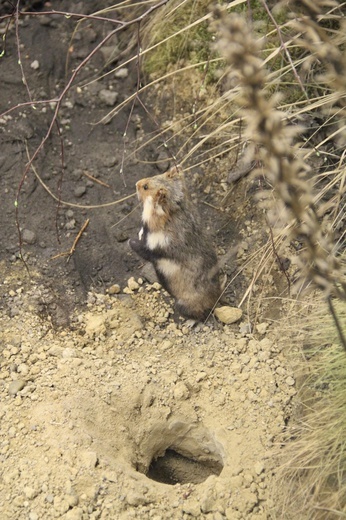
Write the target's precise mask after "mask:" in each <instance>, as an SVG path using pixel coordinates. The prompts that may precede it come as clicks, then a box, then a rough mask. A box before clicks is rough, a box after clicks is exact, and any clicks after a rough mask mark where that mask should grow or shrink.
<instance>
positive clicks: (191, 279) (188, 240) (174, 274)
mask: <svg viewBox="0 0 346 520" xmlns="http://www.w3.org/2000/svg"><path fill="white" fill-rule="evenodd" d="M136 190H137V195H138V198H139V200H140V201H141V202H142V203H143V213H142V221H143V227H142V229H141V231H140V233H139V238H138V239H130V241H129V244H130V246H131V248H132V249H133V250H134V251H135V252H136V253H137V254H138V255H139V256H141V257H142V258H143V259H144V260H148V261H150V262H152V264H153V265H154V268H155V271H156V274H157V277H158V279H159V281H160V283H161V285H162V286H163V287H164V288H165V289H166V290H167V291H168V292H169V293H170V294H171V295H172V296H173V297H174V298H175V308H176V310H177V311H178V313H179V314H181V315H182V316H183V317H185V318H188V319H193V320H198V321H202V320H205V319H206V318H207V317H208V315H209V313H210V311H211V310H212V309H213V307H214V306H215V304H216V302H217V301H218V299H219V297H220V294H221V292H222V291H221V286H220V281H219V268H218V261H217V256H216V253H215V251H214V249H213V247H212V245H211V240H210V239H209V238H208V237H207V236H206V235H205V232H204V229H203V225H202V224H201V221H200V216H199V214H198V211H197V208H196V207H195V205H194V204H193V203H192V201H191V199H190V197H189V196H188V193H187V190H186V186H185V182H184V177H183V173H182V170H181V168H177V167H173V168H171V169H170V170H168V171H167V172H165V173H164V174H162V175H156V176H155V177H149V178H147V179H142V180H140V181H138V182H137V184H136Z"/></svg>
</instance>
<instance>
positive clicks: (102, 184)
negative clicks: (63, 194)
mask: <svg viewBox="0 0 346 520" xmlns="http://www.w3.org/2000/svg"><path fill="white" fill-rule="evenodd" d="M83 175H85V176H86V177H88V179H91V180H92V181H93V182H96V183H97V184H100V185H101V186H104V187H105V188H110V185H109V184H107V183H106V182H103V181H100V179H96V177H93V176H92V175H90V173H88V172H83Z"/></svg>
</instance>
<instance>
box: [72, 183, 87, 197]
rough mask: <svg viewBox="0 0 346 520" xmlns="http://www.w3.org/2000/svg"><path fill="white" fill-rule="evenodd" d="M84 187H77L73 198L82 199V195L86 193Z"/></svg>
mask: <svg viewBox="0 0 346 520" xmlns="http://www.w3.org/2000/svg"><path fill="white" fill-rule="evenodd" d="M86 190H87V189H86V186H84V185H82V186H77V187H76V188H75V189H74V192H73V193H74V196H75V197H76V198H77V199H79V198H80V197H83V195H84V194H85V193H86Z"/></svg>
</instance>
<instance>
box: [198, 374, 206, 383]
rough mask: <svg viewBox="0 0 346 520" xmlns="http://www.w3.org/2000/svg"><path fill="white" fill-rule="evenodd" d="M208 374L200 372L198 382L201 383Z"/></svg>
mask: <svg viewBox="0 0 346 520" xmlns="http://www.w3.org/2000/svg"><path fill="white" fill-rule="evenodd" d="M207 375H208V374H207V373H206V372H198V374H197V376H196V383H200V382H201V381H203V379H205V378H206V377H207Z"/></svg>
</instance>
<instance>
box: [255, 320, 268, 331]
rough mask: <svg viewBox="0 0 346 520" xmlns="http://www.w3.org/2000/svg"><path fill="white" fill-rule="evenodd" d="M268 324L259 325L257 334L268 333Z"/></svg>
mask: <svg viewBox="0 0 346 520" xmlns="http://www.w3.org/2000/svg"><path fill="white" fill-rule="evenodd" d="M268 325H269V324H268V323H265V322H263V323H259V324H258V325H256V330H257V332H259V333H260V334H265V333H266V332H267V328H268Z"/></svg>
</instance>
